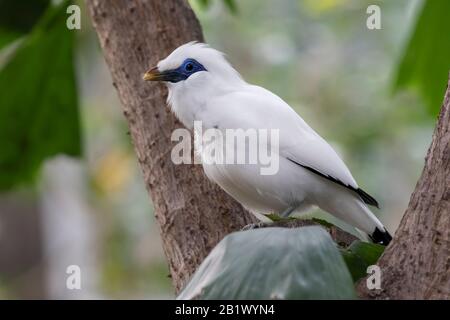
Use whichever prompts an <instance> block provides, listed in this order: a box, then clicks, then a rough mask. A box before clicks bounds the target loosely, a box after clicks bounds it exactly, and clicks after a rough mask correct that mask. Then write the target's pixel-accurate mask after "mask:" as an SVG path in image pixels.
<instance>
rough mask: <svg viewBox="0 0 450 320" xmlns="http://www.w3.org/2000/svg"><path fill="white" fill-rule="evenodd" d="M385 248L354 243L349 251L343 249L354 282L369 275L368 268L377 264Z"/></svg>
mask: <svg viewBox="0 0 450 320" xmlns="http://www.w3.org/2000/svg"><path fill="white" fill-rule="evenodd" d="M384 248H385V247H384V246H382V245H379V244H375V243H368V242H363V241H359V240H357V241H354V242H353V243H352V244H351V245H350V246H349V247H348V248H347V249H342V250H341V253H342V256H343V257H344V260H345V263H346V264H347V267H348V269H349V271H350V273H351V274H352V278H353V281H355V282H356V281H358V280H359V279H360V278H362V277H364V276H366V275H367V267H368V266H370V265H373V264H376V263H377V261H378V259H379V258H380V256H381V254H382V253H383V251H384Z"/></svg>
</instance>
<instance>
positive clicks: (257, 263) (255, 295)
mask: <svg viewBox="0 0 450 320" xmlns="http://www.w3.org/2000/svg"><path fill="white" fill-rule="evenodd" d="M354 297H355V292H354V288H353V282H352V278H351V276H350V273H349V272H348V269H347V267H346V265H345V262H344V260H343V259H342V256H341V255H340V254H339V251H338V249H337V248H336V245H335V243H334V242H333V240H332V239H331V237H330V236H329V234H328V233H327V232H326V231H325V230H324V229H323V228H321V227H317V226H312V227H303V228H296V229H287V228H263V229H256V230H249V231H242V232H236V233H232V234H230V235H228V236H227V237H225V238H224V239H223V240H222V241H221V242H220V243H219V244H218V245H217V246H216V247H215V248H214V249H213V250H212V252H211V253H210V254H209V255H208V257H206V259H205V260H204V261H203V263H202V264H201V265H200V267H199V268H198V270H197V272H196V273H195V274H194V276H193V277H192V279H191V281H190V282H189V283H188V285H187V286H186V287H185V289H184V290H183V291H182V292H181V294H180V295H179V296H178V299H350V298H354Z"/></svg>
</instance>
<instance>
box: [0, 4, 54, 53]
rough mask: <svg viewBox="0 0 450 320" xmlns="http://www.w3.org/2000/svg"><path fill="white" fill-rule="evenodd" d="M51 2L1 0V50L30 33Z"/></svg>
mask: <svg viewBox="0 0 450 320" xmlns="http://www.w3.org/2000/svg"><path fill="white" fill-rule="evenodd" d="M49 4H50V0H20V1H14V0H0V49H1V48H2V47H4V46H5V45H7V44H8V43H10V42H12V41H13V40H15V39H17V38H18V37H20V36H22V35H24V34H26V33H27V32H29V31H30V30H31V29H32V28H33V26H34V25H35V24H36V22H37V21H38V20H39V18H40V17H41V16H42V15H43V14H44V12H45V11H46V9H47V7H48V5H49Z"/></svg>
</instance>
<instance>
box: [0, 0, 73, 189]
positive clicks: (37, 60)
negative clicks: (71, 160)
mask: <svg viewBox="0 0 450 320" xmlns="http://www.w3.org/2000/svg"><path fill="white" fill-rule="evenodd" d="M67 3H68V1H65V2H63V3H62V4H61V5H59V6H58V7H50V8H49V10H48V11H47V12H46V13H45V15H44V16H43V17H42V19H41V20H40V21H39V23H38V24H37V25H36V27H35V28H34V29H33V31H32V33H31V34H30V35H29V36H28V37H26V38H25V39H24V41H23V42H22V43H21V44H20V46H19V48H18V49H17V50H16V51H15V53H14V55H13V56H12V57H11V58H10V60H9V61H8V62H7V63H6V64H5V65H4V66H3V68H2V70H1V71H0V88H1V89H0V90H1V92H0V143H1V152H0V189H8V188H11V187H13V186H14V185H16V184H18V183H22V182H28V181H30V180H31V179H32V178H33V176H34V175H35V173H36V171H37V169H38V168H39V166H40V164H41V163H42V161H43V160H44V159H46V158H48V157H50V156H53V155H56V154H59V153H66V154H68V155H74V156H77V155H80V153H81V152H80V150H81V146H80V128H79V115H78V101H77V90H76V83H75V73H74V65H73V58H74V57H73V54H74V33H73V32H72V31H69V30H68V29H67V28H66V11H65V10H66V6H67Z"/></svg>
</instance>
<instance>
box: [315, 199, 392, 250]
mask: <svg viewBox="0 0 450 320" xmlns="http://www.w3.org/2000/svg"><path fill="white" fill-rule="evenodd" d="M346 198H347V199H346V201H339V202H337V203H333V204H332V206H329V205H330V204H331V203H328V205H327V207H322V206H321V207H322V209H324V210H325V211H328V212H329V213H331V214H332V215H334V216H335V217H337V218H340V219H341V220H343V221H345V222H347V223H348V224H350V225H352V226H354V227H356V228H357V229H359V230H361V231H363V232H365V233H366V234H367V235H368V236H369V238H370V239H371V240H372V241H373V242H374V243H378V244H381V245H385V246H387V245H388V244H389V242H390V241H391V240H392V236H391V235H390V234H389V232H388V231H387V230H386V228H385V227H384V226H383V224H382V223H381V222H380V220H378V218H377V217H376V216H375V215H374V214H373V213H372V211H370V209H369V208H368V207H367V205H366V204H365V203H364V202H363V201H362V200H360V199H359V198H357V197H354V196H349V197H346Z"/></svg>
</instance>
